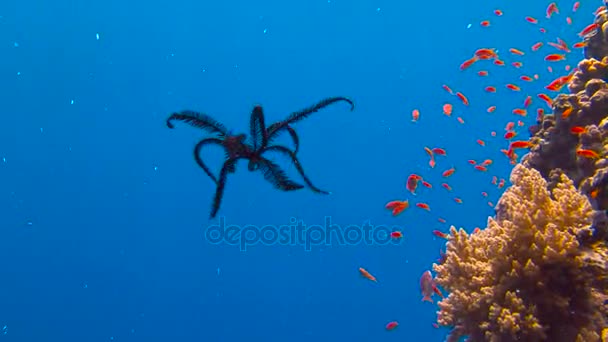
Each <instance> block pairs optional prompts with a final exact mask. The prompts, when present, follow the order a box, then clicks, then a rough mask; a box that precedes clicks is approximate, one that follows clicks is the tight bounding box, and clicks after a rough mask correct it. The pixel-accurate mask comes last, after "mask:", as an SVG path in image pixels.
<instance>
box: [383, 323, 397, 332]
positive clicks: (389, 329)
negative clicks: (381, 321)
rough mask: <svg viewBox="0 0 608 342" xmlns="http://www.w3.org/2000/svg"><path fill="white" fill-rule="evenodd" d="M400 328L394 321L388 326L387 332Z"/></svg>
mask: <svg viewBox="0 0 608 342" xmlns="http://www.w3.org/2000/svg"><path fill="white" fill-rule="evenodd" d="M398 326H399V323H397V322H396V321H392V322H388V324H387V325H386V327H385V328H386V330H388V331H391V330H393V329H395V328H396V327H398Z"/></svg>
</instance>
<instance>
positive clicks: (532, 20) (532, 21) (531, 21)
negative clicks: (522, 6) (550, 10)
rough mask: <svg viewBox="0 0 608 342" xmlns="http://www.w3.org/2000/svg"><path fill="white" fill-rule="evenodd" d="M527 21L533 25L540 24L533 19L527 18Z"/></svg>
mask: <svg viewBox="0 0 608 342" xmlns="http://www.w3.org/2000/svg"><path fill="white" fill-rule="evenodd" d="M526 21H527V22H529V23H532V24H538V20H536V19H535V18H532V17H526Z"/></svg>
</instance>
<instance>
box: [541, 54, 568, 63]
mask: <svg viewBox="0 0 608 342" xmlns="http://www.w3.org/2000/svg"><path fill="white" fill-rule="evenodd" d="M564 59H566V56H565V55H562V54H559V53H552V54H550V55H547V56H546V57H545V60H546V61H549V62H557V61H563V60H564Z"/></svg>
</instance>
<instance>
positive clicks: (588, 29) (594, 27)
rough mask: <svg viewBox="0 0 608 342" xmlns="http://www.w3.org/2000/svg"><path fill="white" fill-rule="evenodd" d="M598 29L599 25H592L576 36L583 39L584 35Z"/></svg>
mask: <svg viewBox="0 0 608 342" xmlns="http://www.w3.org/2000/svg"><path fill="white" fill-rule="evenodd" d="M599 27H600V24H598V23H593V24H591V25H589V26H587V27H585V28H584V29H583V30H582V31H581V32H580V33H579V34H578V35H579V37H585V36H586V35H588V34H589V33H591V32H593V31H595V30H597V29H598V28H599Z"/></svg>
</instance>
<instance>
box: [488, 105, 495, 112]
mask: <svg viewBox="0 0 608 342" xmlns="http://www.w3.org/2000/svg"><path fill="white" fill-rule="evenodd" d="M495 110H496V106H490V107H488V110H487V111H488V113H492V112H494V111H495Z"/></svg>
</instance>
